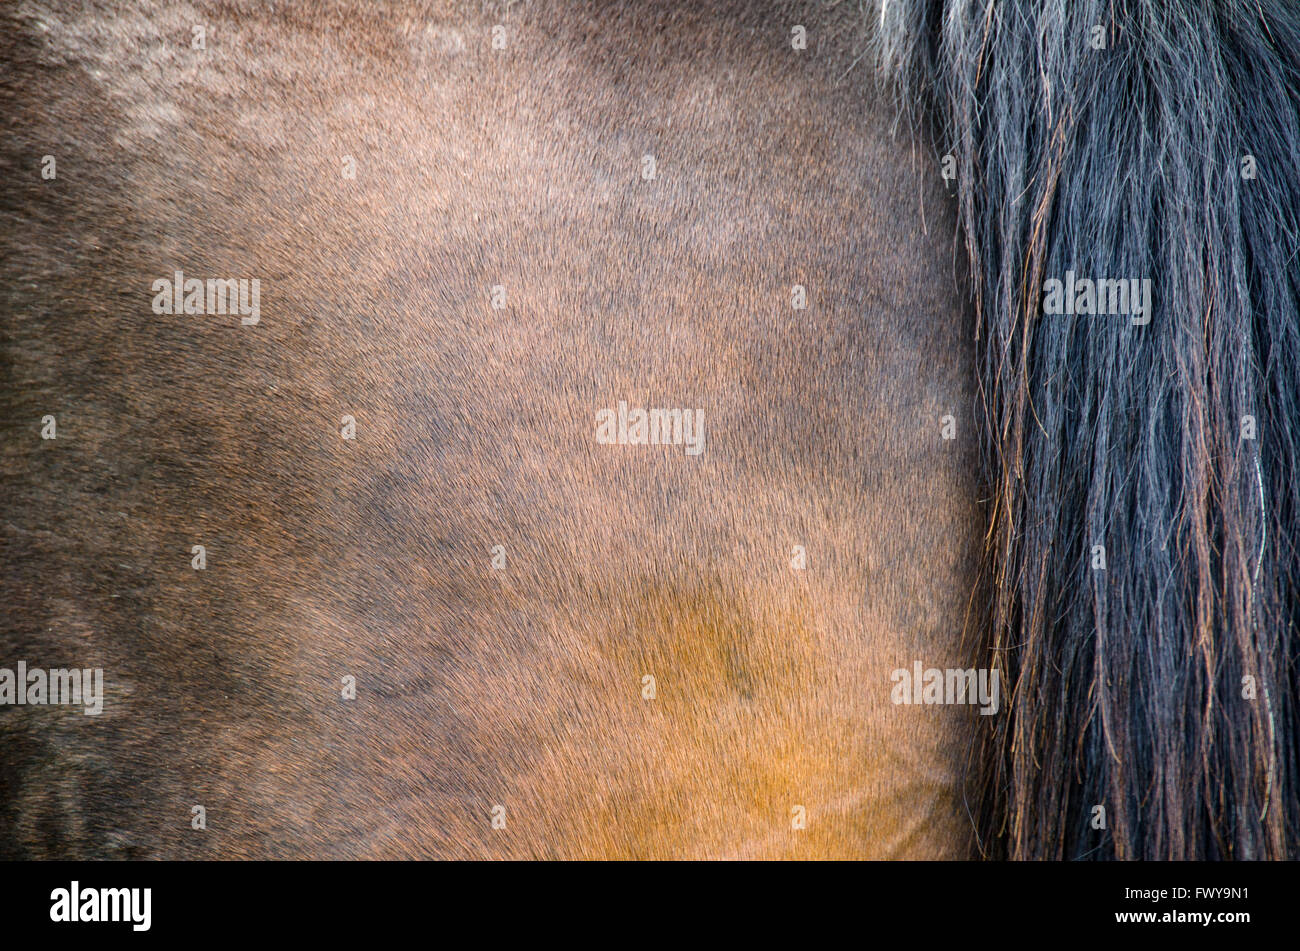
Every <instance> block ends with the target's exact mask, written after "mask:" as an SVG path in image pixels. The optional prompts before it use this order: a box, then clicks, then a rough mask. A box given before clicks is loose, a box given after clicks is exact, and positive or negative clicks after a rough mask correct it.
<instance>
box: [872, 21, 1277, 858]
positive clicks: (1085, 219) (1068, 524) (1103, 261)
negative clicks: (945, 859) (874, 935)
mask: <svg viewBox="0 0 1300 951" xmlns="http://www.w3.org/2000/svg"><path fill="white" fill-rule="evenodd" d="M879 17H880V50H879V52H880V55H881V65H882V67H883V70H884V72H885V74H886V75H888V76H890V77H891V78H893V79H894V80H895V81H897V83H898V88H899V90H900V95H902V96H903V97H905V98H906V100H907V101H908V102H920V103H923V104H924V105H925V106H926V107H928V108H929V109H930V110H931V112H932V114H933V115H934V117H935V121H936V127H937V133H938V135H939V148H940V152H941V153H946V154H950V155H952V156H953V158H954V159H955V169H956V181H955V185H956V189H955V190H956V195H957V201H958V206H959V216H960V221H961V227H962V231H963V233H964V239H965V245H966V250H967V253H968V256H969V260H970V263H971V266H972V280H973V282H974V294H973V296H974V303H975V309H976V318H977V335H978V348H979V357H978V361H979V363H978V365H979V374H980V391H981V397H982V406H981V407H979V410H978V411H979V413H980V415H981V416H982V423H983V426H984V437H985V438H984V443H985V445H984V459H985V466H986V471H985V475H986V478H987V479H988V484H989V494H990V500H989V531H988V536H987V545H988V549H989V550H988V564H989V567H988V572H989V575H988V578H987V581H988V583H989V587H988V589H987V590H989V591H990V601H991V603H990V604H989V613H990V622H991V634H990V647H991V651H992V657H993V660H992V663H993V664H994V665H995V666H996V667H998V668H999V669H1001V670H1002V671H1003V676H1004V678H1005V681H1004V682H1005V683H1007V684H1008V699H1009V704H1008V706H1007V708H1006V709H1005V710H1004V712H1003V713H1002V714H1000V715H999V716H997V717H994V718H990V719H992V720H994V721H995V722H994V724H993V725H992V728H991V731H990V736H989V737H988V742H989V743H990V744H991V747H990V749H989V750H988V751H987V752H986V755H985V756H984V765H983V766H982V767H980V768H981V769H982V770H983V777H982V782H980V783H979V784H978V785H979V788H978V790H976V789H974V788H972V790H971V795H972V798H973V799H974V800H976V802H977V803H978V808H977V809H976V812H977V814H978V815H979V817H980V821H979V827H980V829H979V831H980V838H981V849H982V851H983V853H984V854H985V855H987V856H990V857H1009V858H1021V859H1061V858H1064V859H1083V858H1087V859H1107V858H1116V859H1183V858H1187V859H1190V858H1197V859H1227V858H1233V859H1258V858H1286V857H1295V856H1296V855H1297V853H1298V852H1300V846H1298V844H1297V829H1300V790H1298V789H1297V782H1298V780H1300V776H1298V775H1297V770H1298V768H1300V755H1298V751H1297V729H1296V727H1297V710H1296V704H1297V700H1298V697H1297V693H1298V691H1297V678H1298V676H1300V675H1298V673H1297V671H1298V662H1297V646H1296V645H1297V634H1296V621H1297V618H1298V617H1300V554H1298V553H1297V548H1296V544H1297V538H1300V531H1298V529H1300V525H1298V524H1297V522H1298V520H1300V471H1298V470H1300V465H1298V460H1300V454H1298V447H1297V436H1298V435H1300V326H1298V320H1297V314H1298V307H1297V275H1300V255H1297V247H1298V240H1297V235H1298V234H1300V229H1298V227H1297V215H1298V214H1300V175H1298V174H1297V169H1300V116H1298V110H1300V8H1297V7H1296V6H1295V5H1294V4H1293V3H1292V2H1291V0H1263V2H1258V3H1255V2H1252V3H1241V4H1238V3H1229V4H1220V3H1217V2H1211V0H1112V2H1099V0H1068V2H1067V0H1034V2H1023V3H994V2H990V0H887V2H886V3H885V4H884V6H883V9H882V10H880V11H879ZM1099 47H1100V48H1099ZM1067 271H1073V272H1075V273H1076V274H1078V275H1080V276H1087V277H1089V278H1094V277H1102V278H1106V279H1150V281H1151V287H1152V289H1153V290H1152V300H1153V311H1152V313H1151V314H1149V315H1148V316H1149V317H1150V323H1148V324H1145V325H1139V324H1137V323H1135V322H1133V321H1131V320H1129V319H1128V318H1127V317H1124V316H1115V315H1106V316H1067V315H1059V314H1045V313H1044V307H1043V293H1044V282H1045V281H1047V280H1049V279H1053V278H1055V279H1064V278H1065V275H1066V272H1067ZM1252 436H1253V437H1254V438H1251V437H1252ZM1099 554H1100V556H1101V558H1099V557H1098V556H1099ZM1101 559H1104V561H1103V560H1101ZM1103 564H1104V567H1098V566H1099V565H1103Z"/></svg>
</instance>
